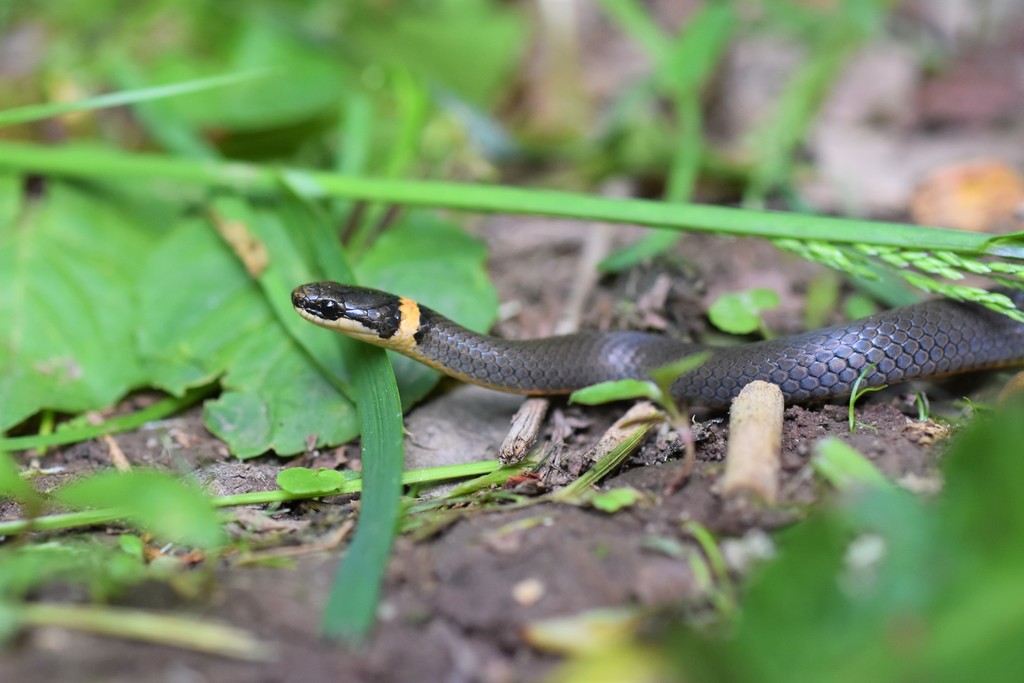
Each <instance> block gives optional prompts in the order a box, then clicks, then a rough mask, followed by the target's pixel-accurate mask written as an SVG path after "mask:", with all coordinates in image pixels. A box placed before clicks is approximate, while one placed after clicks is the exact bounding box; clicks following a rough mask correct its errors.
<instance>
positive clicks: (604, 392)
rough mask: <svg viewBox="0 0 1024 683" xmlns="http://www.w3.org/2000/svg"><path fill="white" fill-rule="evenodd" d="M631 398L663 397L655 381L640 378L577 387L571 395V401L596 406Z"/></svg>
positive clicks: (653, 398)
mask: <svg viewBox="0 0 1024 683" xmlns="http://www.w3.org/2000/svg"><path fill="white" fill-rule="evenodd" d="M631 398H649V399H651V400H655V401H657V400H659V399H660V398H661V392H660V391H659V390H658V387H657V385H655V384H654V383H653V382H646V381H644V380H640V379H619V380H614V381H611V382H600V383H598V384H593V385H591V386H589V387H584V388H582V389H577V390H576V391H574V392H572V393H571V394H570V395H569V402H570V403H582V404H583V405H587V406H594V405H598V404H600V403H608V402H610V401H625V400H627V399H631Z"/></svg>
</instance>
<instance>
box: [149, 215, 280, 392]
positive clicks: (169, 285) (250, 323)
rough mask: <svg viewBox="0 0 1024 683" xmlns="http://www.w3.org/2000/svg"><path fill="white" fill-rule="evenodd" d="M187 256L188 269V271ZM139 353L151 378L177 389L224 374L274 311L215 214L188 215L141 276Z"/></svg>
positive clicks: (169, 389) (176, 226)
mask: <svg viewBox="0 0 1024 683" xmlns="http://www.w3.org/2000/svg"><path fill="white" fill-rule="evenodd" d="M183 264H188V270H187V272H188V277H182V272H183ZM139 317H140V320H139V331H138V337H139V342H138V343H139V353H140V354H141V356H142V359H143V362H144V367H145V371H146V374H147V375H148V377H149V381H150V382H151V383H152V384H153V385H154V386H157V387H160V388H161V389H164V390H166V391H169V392H171V393H173V394H181V393H182V392H184V391H185V390H186V389H188V388H190V387H194V386H198V385H201V384H205V383H207V382H210V381H211V380H213V379H215V378H216V377H218V376H219V375H221V374H223V373H224V371H225V370H226V369H227V367H228V365H229V363H230V362H231V361H232V359H233V358H234V357H235V356H236V355H237V351H236V349H237V347H238V346H240V345H243V344H244V343H245V340H246V339H247V338H248V337H250V336H252V335H254V334H257V333H258V332H259V331H260V330H263V329H265V328H266V327H267V326H268V325H273V323H274V320H273V315H272V313H271V311H270V309H269V308H268V307H267V305H266V302H265V301H264V300H263V298H262V297H261V296H260V293H259V289H258V288H257V287H256V285H255V284H254V283H253V281H252V280H251V279H250V278H249V276H248V275H247V274H246V272H245V269H244V268H243V267H242V265H241V264H240V263H239V262H238V260H237V259H235V258H234V256H232V254H231V252H230V251H229V250H228V248H227V247H226V246H225V244H224V242H223V241H222V240H221V239H220V238H219V237H218V236H217V233H216V231H215V230H214V229H213V226H211V225H210V222H209V221H207V220H203V219H191V220H186V219H182V220H180V221H178V223H177V224H176V225H175V226H174V229H173V230H172V231H171V232H170V233H169V234H168V235H167V236H166V237H165V238H164V239H163V240H161V242H160V243H159V244H158V245H157V246H156V248H155V249H154V250H153V252H152V254H151V256H150V258H149V259H148V260H147V262H146V268H145V272H144V273H143V275H142V277H141V280H140V282H139Z"/></svg>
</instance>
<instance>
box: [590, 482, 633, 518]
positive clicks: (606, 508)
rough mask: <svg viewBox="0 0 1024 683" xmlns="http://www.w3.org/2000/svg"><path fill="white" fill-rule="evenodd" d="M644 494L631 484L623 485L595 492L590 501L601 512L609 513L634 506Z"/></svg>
mask: <svg viewBox="0 0 1024 683" xmlns="http://www.w3.org/2000/svg"><path fill="white" fill-rule="evenodd" d="M641 498H643V494H641V493H640V492H639V491H637V490H636V489H635V488H633V487H631V486H621V487H619V488H614V489H611V490H608V491H602V492H600V493H595V494H594V495H593V496H591V497H590V498H589V499H588V501H587V502H588V503H590V505H591V506H593V507H594V508H597V509H598V510H600V511H601V512H607V513H609V514H611V513H615V512H618V511H619V510H623V509H625V508H629V507H633V506H634V505H636V504H637V503H639V502H640V500H641Z"/></svg>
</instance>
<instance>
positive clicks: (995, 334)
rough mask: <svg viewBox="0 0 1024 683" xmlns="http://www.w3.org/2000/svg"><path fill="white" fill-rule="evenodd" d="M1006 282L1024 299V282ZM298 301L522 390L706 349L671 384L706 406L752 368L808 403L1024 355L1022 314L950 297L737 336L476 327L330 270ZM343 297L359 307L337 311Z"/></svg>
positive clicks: (375, 339)
mask: <svg viewBox="0 0 1024 683" xmlns="http://www.w3.org/2000/svg"><path fill="white" fill-rule="evenodd" d="M1004 293H1006V294H1007V295H1008V296H1010V297H1011V298H1012V299H1013V300H1014V303H1015V304H1017V305H1018V306H1024V292H1016V291H1006V292H1004ZM292 303H293V305H294V306H295V308H296V310H297V311H298V312H299V313H300V314H301V315H303V317H305V318H307V319H308V320H310V321H311V322H314V323H316V324H318V325H321V326H323V327H328V328H333V329H337V330H339V331H342V332H344V333H346V334H350V335H352V336H355V337H357V338H359V339H362V340H363V341H367V342H370V343H373V344H377V345H379V346H383V347H385V348H391V349H394V350H397V351H399V352H401V353H403V354H405V355H407V356H410V357H412V358H415V359H416V360H419V361H420V362H423V363H425V364H427V365H429V366H431V367H433V368H436V369H438V370H440V371H442V372H444V373H446V374H448V375H451V376H453V377H456V378H458V379H461V380H464V381H467V382H472V383H474V384H480V385H483V386H487V387H491V388H493V389H499V390H502V391H509V392H515V393H522V394H538V395H545V394H562V393H569V392H572V391H575V390H576V389H580V388H582V387H585V386H589V385H591V384H596V383H598V382H604V381H608V380H618V379H646V378H647V377H648V376H649V375H650V372H651V371H652V370H654V369H655V368H658V367H660V366H663V365H666V364H668V363H671V362H673V361H676V360H679V359H681V358H683V357H685V356H688V355H691V354H693V353H697V352H701V351H710V352H711V355H710V357H709V358H708V359H707V360H706V361H705V362H704V363H703V364H702V365H700V366H699V367H697V368H695V369H693V370H691V371H689V372H687V373H685V374H684V375H682V376H681V377H679V379H677V380H676V382H675V383H674V384H673V386H672V394H673V396H674V397H675V398H676V399H677V400H680V401H682V402H686V403H689V404H700V405H705V406H709V407H724V406H728V404H729V403H730V401H731V400H732V399H733V398H734V397H735V396H736V395H737V394H738V393H739V391H740V389H742V388H743V387H744V386H745V385H746V384H748V383H750V382H752V381H754V380H764V381H767V382H772V383H774V384H776V385H778V386H779V387H780V388H781V389H782V394H783V396H784V398H785V400H786V402H787V403H800V402H806V401H813V400H824V399H830V398H839V397H843V396H847V395H849V394H850V393H851V392H852V391H853V387H854V383H855V382H856V381H857V379H858V377H861V376H862V375H863V378H862V380H861V387H878V386H884V385H890V384H898V383H900V382H905V381H908V380H913V379H927V378H931V377H939V376H943V375H950V374H954V373H960V372H969V371H973V370H983V369H991V368H999V367H1007V366H1011V365H1017V364H1021V363H1022V362H1024V324H1022V323H1019V322H1016V321H1014V320H1013V319H1011V318H1009V317H1007V316H1004V315H1001V314H999V313H996V312H994V311H991V310H989V309H988V308H985V307H984V306H981V305H979V304H975V303H967V302H958V301H953V300H950V299H936V300H933V301H927V302H923V303H919V304H914V305H911V306H905V307H903V308H896V309H892V310H889V311H886V312H884V313H880V314H878V315H874V316H871V317H868V318H863V319H861V320H857V321H854V322H849V323H843V324H839V325H834V326H831V327H825V328H821V329H818V330H814V331H811V332H806V333H803V334H798V335H795V336H791V337H786V338H782V339H773V340H769V341H761V342H754V343H751V344H744V345H741V346H733V347H709V346H703V345H699V344H690V343H685V342H681V341H678V340H675V339H673V338H671V337H666V336H663V335H658V334H651V333H645V332H581V333H578V334H571V335H563V336H557V337H546V338H542V339H528V340H510V339H502V338H498V337H493V336H489V335H484V334H479V333H476V332H473V331H471V330H468V329H466V328H465V327H462V326H461V325H458V324H457V323H455V322H453V321H451V320H449V319H448V318H446V317H444V316H443V315H441V314H439V313H436V312H435V311H433V310H431V309H429V308H427V307H426V306H420V305H418V304H416V303H415V302H413V301H411V300H409V299H405V298H403V297H396V296H394V295H391V294H387V293H385V292H380V291H377V290H370V289H367V288H361V287H354V286H349V285H339V284H338V283H333V282H320V283H312V284H309V285H303V286H301V287H299V288H297V289H296V290H295V291H294V292H293V294H292ZM339 307H340V308H341V309H344V310H347V311H352V312H354V313H351V314H348V313H345V312H342V313H341V314H338V315H337V317H334V316H335V315H336V310H337V309H338V308H339ZM326 308H330V309H331V310H330V311H326V310H325V309H326ZM353 321H354V322H353ZM380 321H384V322H380Z"/></svg>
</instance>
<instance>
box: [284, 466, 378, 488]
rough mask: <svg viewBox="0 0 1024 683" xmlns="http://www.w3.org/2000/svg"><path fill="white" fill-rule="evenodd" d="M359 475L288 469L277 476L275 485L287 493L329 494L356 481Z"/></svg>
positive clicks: (302, 468) (323, 469)
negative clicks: (347, 483) (343, 485)
mask: <svg viewBox="0 0 1024 683" xmlns="http://www.w3.org/2000/svg"><path fill="white" fill-rule="evenodd" d="M358 478H359V473H357V472H352V471H345V472H339V471H338V470H332V469H328V468H326V467H318V468H317V469H315V470H311V469H309V468H308V467H289V468H288V469H284V470H281V471H280V472H278V474H277V485H278V486H280V487H281V488H282V489H283V490H285V491H287V492H288V493H301V494H313V493H331V492H333V491H337V490H338V488H339V487H340V486H341V485H342V484H344V483H345V482H348V481H352V480H353V479H358Z"/></svg>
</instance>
